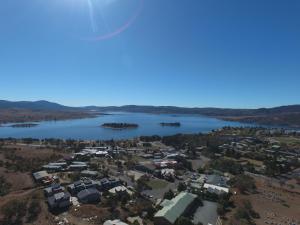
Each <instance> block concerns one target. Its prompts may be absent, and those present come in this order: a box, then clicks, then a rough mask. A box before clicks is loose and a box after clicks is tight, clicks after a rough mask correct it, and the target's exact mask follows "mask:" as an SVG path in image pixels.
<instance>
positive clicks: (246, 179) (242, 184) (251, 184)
mask: <svg viewBox="0 0 300 225" xmlns="http://www.w3.org/2000/svg"><path fill="white" fill-rule="evenodd" d="M230 183H231V184H232V186H233V187H235V188H237V189H238V190H239V191H240V192H241V193H243V194H245V193H247V192H253V191H254V190H255V189H256V185H255V180H254V179H253V178H252V177H250V176H248V175H244V174H241V175H238V176H236V177H234V178H233V179H231V180H230Z"/></svg>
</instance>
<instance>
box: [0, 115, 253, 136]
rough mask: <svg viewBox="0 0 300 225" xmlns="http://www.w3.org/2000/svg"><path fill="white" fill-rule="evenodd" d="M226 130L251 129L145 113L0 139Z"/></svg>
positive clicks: (4, 131) (54, 125)
mask: <svg viewBox="0 0 300 225" xmlns="http://www.w3.org/2000/svg"><path fill="white" fill-rule="evenodd" d="M161 122H180V123H181V126H180V127H168V126H165V127H162V126H161V125H160V123H161ZM103 123H136V124H138V125H139V127H138V128H137V129H124V130H113V129H109V128H103V127H101V125H102V124H103ZM224 126H249V125H246V124H242V123H237V122H228V121H222V120H218V119H214V118H209V117H204V116H198V115H169V114H159V115H156V114H145V113H112V114H110V115H103V116H99V117H96V118H87V119H76V120H65V121H56V122H53V121H50V122H49V121H47V122H40V123H39V125H38V126H36V127H31V128H12V127H0V137H1V138H7V137H13V138H29V137H30V138H40V139H42V138H60V139H70V138H72V139H84V140H109V139H128V138H133V137H138V136H142V135H155V134H156V135H160V136H164V135H173V134H177V133H198V132H203V133H205V132H209V131H211V130H213V129H218V128H222V127H224Z"/></svg>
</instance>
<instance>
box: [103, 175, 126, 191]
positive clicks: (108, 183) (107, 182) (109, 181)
mask: <svg viewBox="0 0 300 225" xmlns="http://www.w3.org/2000/svg"><path fill="white" fill-rule="evenodd" d="M120 185H121V181H120V180H116V179H114V178H103V179H101V180H100V183H99V188H100V190H101V191H108V190H109V189H111V188H114V187H117V186H120Z"/></svg>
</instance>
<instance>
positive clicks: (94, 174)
mask: <svg viewBox="0 0 300 225" xmlns="http://www.w3.org/2000/svg"><path fill="white" fill-rule="evenodd" d="M80 174H81V176H83V177H91V178H96V177H98V175H99V173H98V172H97V171H92V170H83V171H81V172H80Z"/></svg>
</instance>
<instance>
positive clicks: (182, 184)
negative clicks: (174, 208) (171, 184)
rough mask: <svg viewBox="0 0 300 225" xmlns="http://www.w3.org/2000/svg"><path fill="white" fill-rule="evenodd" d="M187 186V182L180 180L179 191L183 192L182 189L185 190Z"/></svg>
mask: <svg viewBox="0 0 300 225" xmlns="http://www.w3.org/2000/svg"><path fill="white" fill-rule="evenodd" d="M186 188H187V187H186V184H185V183H183V182H180V183H179V184H178V187H177V190H178V191H179V192H182V191H185V190H186Z"/></svg>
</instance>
